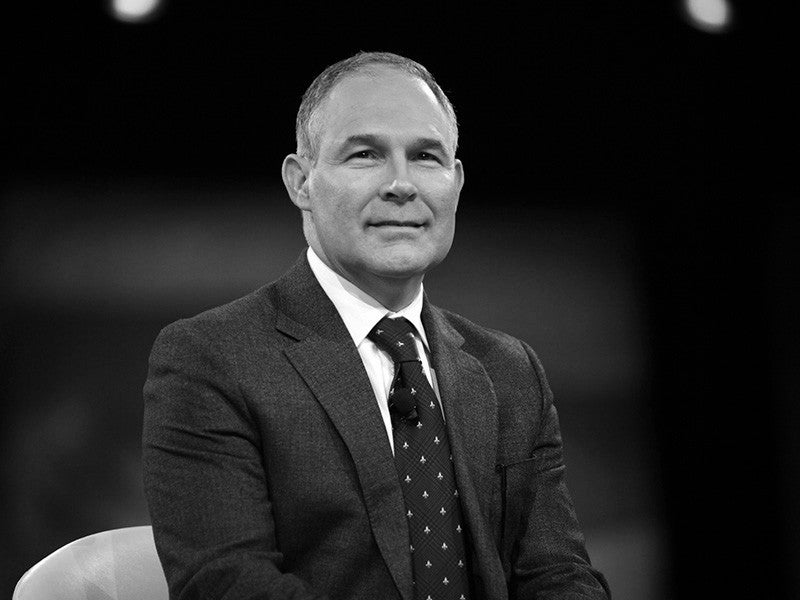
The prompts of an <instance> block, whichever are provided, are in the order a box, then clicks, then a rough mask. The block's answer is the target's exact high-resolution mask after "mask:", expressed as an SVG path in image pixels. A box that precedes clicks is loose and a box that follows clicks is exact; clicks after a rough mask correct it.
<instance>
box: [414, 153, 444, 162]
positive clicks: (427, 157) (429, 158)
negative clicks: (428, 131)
mask: <svg viewBox="0 0 800 600" xmlns="http://www.w3.org/2000/svg"><path fill="white" fill-rule="evenodd" d="M417 160H421V161H423V162H442V161H441V160H439V157H438V156H436V155H435V154H431V153H430V152H419V153H418V154H417Z"/></svg>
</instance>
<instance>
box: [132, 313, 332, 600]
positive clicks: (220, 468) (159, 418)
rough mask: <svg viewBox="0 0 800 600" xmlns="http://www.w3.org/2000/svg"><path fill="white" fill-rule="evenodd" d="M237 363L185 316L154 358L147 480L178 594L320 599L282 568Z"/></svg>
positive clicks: (147, 391) (148, 398) (161, 547)
mask: <svg viewBox="0 0 800 600" xmlns="http://www.w3.org/2000/svg"><path fill="white" fill-rule="evenodd" d="M231 362H232V361H231V358H230V357H228V356H225V355H224V353H223V352H222V351H220V349H218V348H217V347H215V345H214V343H213V340H211V339H209V336H206V335H203V334H202V333H197V332H195V331H194V330H193V329H192V325H191V324H189V323H187V322H185V321H184V322H178V323H176V324H173V325H171V326H169V327H167V328H165V329H164V330H163V331H162V332H161V334H160V335H159V337H158V339H157V340H156V342H155V344H154V346H153V350H152V353H151V356H150V368H149V372H148V378H147V382H146V384H145V388H144V400H145V409H144V430H143V466H144V484H145V493H146V497H147V501H148V505H149V509H150V515H151V519H152V524H153V531H154V535H155V540H156V546H157V548H158V553H159V556H160V558H161V562H162V564H163V566H164V571H165V574H166V576H167V581H168V583H169V588H170V597H171V598H174V599H180V600H193V599H196V598H198V599H199V598H213V599H220V600H222V599H231V600H233V599H235V600H249V599H253V600H255V599H263V600H266V599H289V598H291V599H296V600H310V599H312V598H317V599H318V598H322V597H323V596H319V595H316V594H315V592H314V591H313V590H311V588H310V587H309V586H308V585H307V584H306V583H305V582H303V581H301V580H300V579H299V578H297V577H296V576H294V575H292V574H289V573H283V572H282V571H281V566H282V562H283V556H282V555H281V553H280V551H279V549H278V548H277V546H276V541H275V527H274V522H273V519H272V515H271V506H270V498H269V493H268V489H267V484H266V480H265V473H264V466H263V462H262V455H261V449H260V448H261V444H260V440H259V437H258V433H257V430H256V428H255V427H254V426H253V423H252V420H251V415H250V414H249V412H248V408H247V406H246V404H245V402H244V399H243V398H242V395H241V393H240V390H239V389H238V386H237V383H236V381H237V378H236V371H235V368H234V367H235V365H233V364H231Z"/></svg>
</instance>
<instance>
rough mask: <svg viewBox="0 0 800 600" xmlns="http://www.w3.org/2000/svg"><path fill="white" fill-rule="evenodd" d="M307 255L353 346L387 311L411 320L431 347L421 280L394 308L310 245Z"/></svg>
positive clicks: (359, 341) (357, 343)
mask: <svg viewBox="0 0 800 600" xmlns="http://www.w3.org/2000/svg"><path fill="white" fill-rule="evenodd" d="M306 256H307V257H308V264H309V266H310V267H311V271H312V272H313V273H314V276H315V277H316V278H317V281H319V284H320V285H321V286H322V289H323V290H324V291H325V293H326V294H327V296H328V298H330V299H331V302H333V305H334V306H335V307H336V310H337V311H338V312H339V315H340V316H341V317H342V320H343V321H344V324H345V327H347V331H348V332H349V333H350V336H351V337H352V338H353V343H355V345H356V346H359V345H360V344H361V342H363V341H364V339H366V337H367V335H368V334H369V332H370V331H372V328H373V327H375V325H376V324H377V323H378V321H380V320H381V319H382V318H383V317H385V316H387V315H388V316H389V317H392V318H396V317H405V318H406V319H408V320H409V321H411V324H412V325H413V326H414V327H415V328H416V329H417V332H418V333H419V335H420V337H421V338H422V341H423V342H424V343H425V347H426V348H427V349H428V350H430V348H428V338H427V336H426V335H425V328H424V327H423V326H422V298H423V291H424V290H423V287H422V284H420V286H419V291H418V292H417V295H416V296H415V297H414V299H413V300H412V301H411V304H409V305H408V306H406V307H405V308H403V309H401V310H399V311H397V312H393V311H391V310H389V309H388V308H386V307H385V306H383V305H382V304H381V303H380V302H378V301H377V300H375V298H373V297H372V296H370V295H369V294H367V293H366V292H364V291H363V290H361V289H360V288H358V287H357V286H356V285H354V284H353V283H351V282H350V281H348V280H347V279H345V278H344V277H342V276H341V275H339V274H338V273H336V272H335V271H334V270H333V269H331V268H330V267H329V266H328V265H326V264H325V263H324V262H322V259H320V258H319V256H317V253H316V252H314V250H313V249H312V248H311V247H310V246H309V248H308V251H307V252H306Z"/></svg>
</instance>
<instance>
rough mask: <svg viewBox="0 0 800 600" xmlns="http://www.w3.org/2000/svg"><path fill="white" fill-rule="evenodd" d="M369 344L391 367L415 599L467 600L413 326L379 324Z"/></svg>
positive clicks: (445, 450) (433, 401)
mask: <svg viewBox="0 0 800 600" xmlns="http://www.w3.org/2000/svg"><path fill="white" fill-rule="evenodd" d="M368 337H369V339H371V340H372V341H373V342H375V344H376V345H377V346H378V347H379V348H381V349H382V350H384V351H386V352H387V353H388V354H389V355H390V356H391V357H392V360H394V363H395V377H394V381H393V382H392V386H391V389H390V390H389V407H390V411H391V413H392V428H393V432H394V453H395V466H396V467H397V473H398V477H399V478H400V485H401V486H402V488H403V495H404V497H405V503H406V517H407V519H408V529H409V535H410V540H409V541H410V544H409V550H410V552H411V559H412V565H413V569H414V590H415V598H416V599H417V600H467V598H469V593H468V589H469V583H468V576H467V565H466V554H465V541H464V538H465V531H464V525H463V521H462V518H461V507H460V501H459V497H458V489H457V488H456V485H455V476H454V472H453V462H452V461H453V458H452V456H451V454H450V444H449V442H448V439H447V433H446V430H445V427H444V420H443V418H442V413H441V409H440V408H439V403H438V399H437V397H436V394H435V393H434V391H433V389H432V388H431V386H430V384H429V383H428V379H427V377H425V373H424V372H423V370H422V363H421V362H420V359H419V356H418V355H417V347H416V343H415V338H414V326H413V325H412V324H411V323H410V322H409V321H408V320H406V319H404V318H398V319H390V318H388V317H384V318H383V319H381V321H380V322H379V323H378V324H377V325H376V326H375V328H374V329H373V330H372V331H371V332H370V334H369V336H368ZM409 404H410V406H409Z"/></svg>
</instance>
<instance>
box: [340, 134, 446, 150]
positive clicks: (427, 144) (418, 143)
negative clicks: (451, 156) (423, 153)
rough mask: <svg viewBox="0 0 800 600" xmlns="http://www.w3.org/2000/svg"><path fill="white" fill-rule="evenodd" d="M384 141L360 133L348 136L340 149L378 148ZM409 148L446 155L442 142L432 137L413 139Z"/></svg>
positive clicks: (383, 139)
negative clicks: (364, 146)
mask: <svg viewBox="0 0 800 600" xmlns="http://www.w3.org/2000/svg"><path fill="white" fill-rule="evenodd" d="M385 140H386V137H385V136H382V135H379V134H374V133H360V134H356V135H351V136H348V137H347V138H346V139H345V140H344V142H343V143H342V145H341V147H342V148H346V147H348V146H358V145H359V144H364V145H366V146H379V145H382V144H384V143H385ZM411 146H412V147H414V148H431V149H437V150H439V151H441V152H444V153H445V154H447V147H446V146H445V145H444V143H443V142H442V140H440V139H438V138H433V137H421V138H415V139H414V140H413V142H412V143H411Z"/></svg>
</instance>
